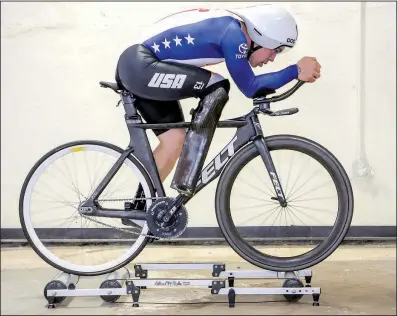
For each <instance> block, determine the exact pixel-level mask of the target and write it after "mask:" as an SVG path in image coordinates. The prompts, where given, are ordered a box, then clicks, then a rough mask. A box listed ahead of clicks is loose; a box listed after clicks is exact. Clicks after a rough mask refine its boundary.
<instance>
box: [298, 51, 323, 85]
mask: <svg viewBox="0 0 398 316" xmlns="http://www.w3.org/2000/svg"><path fill="white" fill-rule="evenodd" d="M297 66H298V69H299V75H298V79H299V80H302V81H306V82H315V81H316V80H317V79H318V78H319V77H320V76H321V65H320V64H319V63H318V61H317V60H316V58H315V57H303V58H301V59H300V60H299V61H298V63H297Z"/></svg>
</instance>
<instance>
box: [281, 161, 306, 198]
mask: <svg viewBox="0 0 398 316" xmlns="http://www.w3.org/2000/svg"><path fill="white" fill-rule="evenodd" d="M307 163H308V160H307V161H306V163H305V165H304V166H306V165H307ZM304 170H305V168H304V167H303V168H301V170H300V173H299V175H298V176H297V178H296V181H294V183H293V185H292V188H291V189H290V192H289V193H288V194H286V196H290V193H291V192H292V191H293V189H294V187H295V186H296V183H297V181H298V180H299V179H300V178H301V175H302V174H303V172H304Z"/></svg>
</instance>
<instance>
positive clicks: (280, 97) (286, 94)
mask: <svg viewBox="0 0 398 316" xmlns="http://www.w3.org/2000/svg"><path fill="white" fill-rule="evenodd" d="M304 83H305V81H301V80H300V81H299V82H298V83H296V84H295V85H294V86H293V87H292V88H291V89H290V90H288V91H286V92H284V93H282V94H281V95H276V96H273V97H271V98H269V99H267V98H266V97H262V98H257V99H255V100H254V101H253V104H254V105H257V104H262V103H266V102H278V101H282V100H284V99H286V98H288V97H290V96H291V95H292V94H293V93H295V92H296V91H297V90H298V89H299V88H300V87H301V86H302V85H303V84H304Z"/></svg>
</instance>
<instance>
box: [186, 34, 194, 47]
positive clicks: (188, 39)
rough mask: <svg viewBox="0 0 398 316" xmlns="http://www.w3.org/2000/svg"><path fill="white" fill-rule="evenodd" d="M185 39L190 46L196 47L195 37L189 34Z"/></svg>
mask: <svg viewBox="0 0 398 316" xmlns="http://www.w3.org/2000/svg"><path fill="white" fill-rule="evenodd" d="M185 39H186V40H187V41H188V44H192V45H195V44H194V42H193V40H194V39H195V38H194V37H191V35H189V34H188V36H187V37H185Z"/></svg>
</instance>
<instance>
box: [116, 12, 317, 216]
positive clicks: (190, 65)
mask: <svg viewBox="0 0 398 316" xmlns="http://www.w3.org/2000/svg"><path fill="white" fill-rule="evenodd" d="M297 37H298V30H297V25H296V22H295V20H294V18H293V17H292V15H291V14H290V13H289V12H287V11H286V10H285V9H283V8H282V7H280V6H275V5H257V6H253V7H247V8H241V9H234V10H207V9H194V10H188V11H183V12H179V13H176V14H173V15H171V16H168V17H166V18H164V19H162V20H160V21H158V22H156V23H155V24H153V25H152V26H151V27H150V28H149V29H147V30H145V32H144V34H143V39H142V41H139V42H138V43H137V44H135V45H132V46H130V47H129V48H127V49H126V50H125V51H124V52H123V53H122V54H121V56H120V58H119V61H118V64H117V69H116V81H117V82H118V84H119V86H120V87H123V88H125V89H126V90H128V91H130V92H131V93H133V94H134V96H135V98H136V107H137V109H138V110H139V112H140V114H141V115H142V117H143V118H144V120H145V121H146V122H148V123H174V122H182V121H184V116H183V112H182V110H181V107H180V100H182V99H185V98H191V97H194V98H199V104H198V107H197V108H196V110H195V113H194V114H193V116H192V127H191V128H189V129H188V130H187V131H186V130H185V129H171V130H167V129H164V130H153V131H154V133H155V135H157V137H158V139H159V145H158V146H157V147H156V148H155V150H154V158H155V162H156V165H157V168H158V171H159V175H160V178H161V180H162V181H163V180H164V179H165V178H166V177H167V176H168V175H169V173H170V172H171V170H172V169H173V167H174V165H175V163H176V161H177V159H178V158H180V159H179V162H178V165H177V168H176V172H175V175H174V178H173V181H172V185H171V187H172V188H174V189H176V190H177V191H178V192H180V193H183V194H188V195H189V194H192V193H193V190H194V188H195V185H196V182H197V180H198V176H199V174H200V171H201V169H202V167H203V164H204V159H205V157H206V155H207V152H208V149H209V146H210V142H211V139H212V137H213V133H214V130H215V128H216V124H217V122H218V120H219V118H220V115H221V111H222V110H223V108H224V106H225V104H226V103H227V101H228V93H229V90H230V83H229V80H227V79H225V78H224V77H222V76H221V75H220V74H217V73H212V72H211V71H209V70H206V69H204V68H202V67H204V66H208V65H212V64H216V63H220V62H225V64H226V67H227V69H228V71H229V73H230V75H231V78H232V79H233V81H234V82H235V84H236V86H237V87H238V89H239V90H240V91H241V92H242V93H243V94H244V95H245V96H246V97H248V98H255V97H257V96H261V95H262V94H263V93H264V92H265V91H267V90H268V89H273V90H276V89H278V88H280V87H282V86H284V85H286V84H287V83H289V82H291V81H292V80H294V79H299V80H302V81H307V82H315V81H316V80H317V79H318V78H319V77H320V68H321V66H320V64H319V63H318V61H317V60H316V58H313V57H303V58H302V59H300V60H299V61H298V62H297V64H293V65H289V66H288V67H286V68H284V69H282V70H280V71H278V72H273V73H267V74H262V75H258V76H256V75H254V73H253V71H252V69H251V67H258V66H259V67H262V66H263V65H264V64H267V63H268V62H270V61H271V62H273V61H274V59H275V57H276V56H277V55H278V54H280V53H281V52H282V51H284V50H286V49H289V48H292V47H294V45H295V43H296V41H297ZM142 194H143V192H142V189H141V188H140V187H139V189H138V191H137V194H136V197H141V195H142ZM144 207H145V203H144V202H143V201H138V202H137V203H135V205H133V208H134V209H144Z"/></svg>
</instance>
